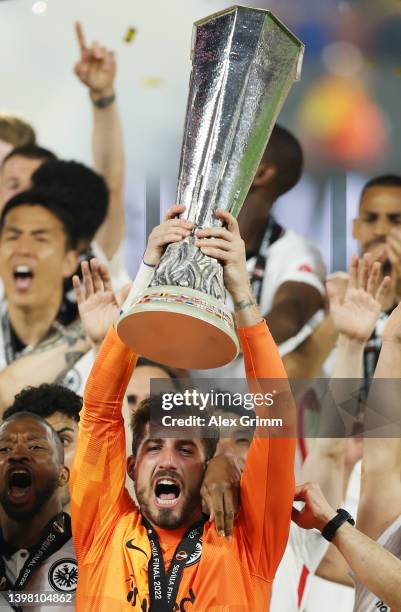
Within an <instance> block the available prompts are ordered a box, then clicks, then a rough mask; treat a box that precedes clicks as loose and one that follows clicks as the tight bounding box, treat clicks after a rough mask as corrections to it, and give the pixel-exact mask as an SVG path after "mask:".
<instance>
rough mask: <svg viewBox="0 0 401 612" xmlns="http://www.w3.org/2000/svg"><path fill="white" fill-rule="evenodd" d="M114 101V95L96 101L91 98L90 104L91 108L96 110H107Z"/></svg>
mask: <svg viewBox="0 0 401 612" xmlns="http://www.w3.org/2000/svg"><path fill="white" fill-rule="evenodd" d="M115 99H116V94H111V96H104V97H103V98H98V99H97V100H94V99H93V98H92V102H93V106H96V108H107V107H108V106H110V104H113V102H114V100H115Z"/></svg>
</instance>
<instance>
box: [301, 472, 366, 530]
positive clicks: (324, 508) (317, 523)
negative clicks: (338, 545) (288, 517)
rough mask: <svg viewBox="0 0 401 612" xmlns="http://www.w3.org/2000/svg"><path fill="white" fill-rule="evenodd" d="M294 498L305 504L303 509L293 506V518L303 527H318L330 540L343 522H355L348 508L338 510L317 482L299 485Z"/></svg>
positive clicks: (352, 523)
mask: <svg viewBox="0 0 401 612" xmlns="http://www.w3.org/2000/svg"><path fill="white" fill-rule="evenodd" d="M294 500H295V501H301V502H304V503H305V506H304V508H303V509H302V510H297V509H296V508H293V510H292V520H293V521H294V522H295V523H296V524H297V525H298V526H299V527H302V528H303V529H317V530H318V531H320V532H321V534H322V535H323V537H325V538H326V540H328V541H329V542H331V541H332V539H333V538H334V536H335V533H336V531H337V529H339V527H341V525H342V524H343V523H345V522H349V523H350V524H351V525H354V524H355V522H354V520H353V518H352V516H351V515H350V514H348V512H346V510H343V509H342V508H340V509H339V510H337V512H336V511H335V510H334V508H332V507H331V506H330V504H329V502H328V501H327V499H326V498H325V497H324V495H323V493H322V490H321V488H320V487H319V485H318V484H317V483H314V482H307V483H305V484H302V485H300V486H298V487H297V488H296V489H295V496H294Z"/></svg>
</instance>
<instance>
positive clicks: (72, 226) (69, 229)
mask: <svg viewBox="0 0 401 612" xmlns="http://www.w3.org/2000/svg"><path fill="white" fill-rule="evenodd" d="M17 206H43V208H47V209H48V210H49V211H50V212H51V213H53V214H54V215H55V216H56V217H57V218H58V219H59V221H60V222H61V223H62V224H63V228H64V233H65V235H66V247H67V249H69V248H72V249H74V248H76V246H77V243H78V236H77V230H76V222H75V220H74V216H73V214H72V211H70V210H68V209H67V208H66V207H65V205H64V202H63V201H60V200H59V199H57V198H56V197H55V196H54V195H51V194H47V193H45V192H43V191H39V190H38V189H28V190H27V191H23V192H22V193H18V194H17V195H15V196H14V197H12V198H11V199H10V200H8V202H7V203H6V205H5V206H4V208H3V210H2V212H1V215H0V232H1V231H2V230H3V227H4V222H5V219H6V216H7V215H8V213H9V212H10V210H12V209H13V208H16V207H17Z"/></svg>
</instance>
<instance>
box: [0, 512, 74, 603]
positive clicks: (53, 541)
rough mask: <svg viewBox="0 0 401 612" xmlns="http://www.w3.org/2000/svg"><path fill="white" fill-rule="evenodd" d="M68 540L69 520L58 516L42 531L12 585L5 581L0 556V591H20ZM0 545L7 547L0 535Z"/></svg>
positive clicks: (64, 516) (69, 533)
mask: <svg viewBox="0 0 401 612" xmlns="http://www.w3.org/2000/svg"><path fill="white" fill-rule="evenodd" d="M70 538H71V519H70V517H69V515H68V514H65V513H63V514H59V515H58V516H57V517H56V518H53V519H52V520H51V521H50V523H49V524H48V525H47V526H46V528H45V529H44V531H43V534H42V536H41V539H40V540H39V542H38V544H37V545H36V546H35V547H34V548H33V549H32V550H31V552H30V554H29V557H28V559H27V560H26V561H25V563H24V566H23V568H22V569H21V571H20V573H19V574H18V577H17V580H16V581H15V582H14V584H10V581H9V580H7V577H6V567H5V563H4V561H3V558H2V556H1V555H0V591H8V590H10V591H22V590H23V589H24V588H25V586H26V585H27V583H28V582H29V580H30V579H31V578H32V575H33V573H34V572H35V571H36V570H37V569H38V567H39V566H40V565H41V564H42V563H43V562H44V561H45V560H46V559H48V558H49V557H50V556H51V555H53V554H54V553H55V552H57V551H58V550H60V548H61V547H62V546H64V544H65V543H66V542H68V540H70ZM0 544H2V546H1V548H6V547H7V544H6V543H5V542H3V539H2V537H1V533H0ZM12 608H13V609H14V610H15V611H16V612H20V611H21V610H22V608H20V607H19V606H12Z"/></svg>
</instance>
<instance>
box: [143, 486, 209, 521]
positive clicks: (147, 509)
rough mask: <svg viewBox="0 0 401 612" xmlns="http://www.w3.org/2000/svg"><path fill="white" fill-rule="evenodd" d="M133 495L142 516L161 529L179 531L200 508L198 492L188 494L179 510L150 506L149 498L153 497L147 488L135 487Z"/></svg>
mask: <svg viewBox="0 0 401 612" xmlns="http://www.w3.org/2000/svg"><path fill="white" fill-rule="evenodd" d="M135 494H136V498H137V501H138V505H139V508H140V510H141V513H142V514H143V516H145V517H146V518H147V519H148V520H149V521H150V522H151V523H152V524H153V525H156V526H157V527H160V528H161V529H179V528H180V527H184V526H187V525H188V523H189V520H190V518H191V516H192V515H194V513H195V512H196V510H198V509H200V508H201V507H202V502H201V496H200V491H198V492H197V494H196V493H188V494H187V495H186V496H185V498H184V500H183V502H182V503H181V504H180V509H179V510H177V509H175V508H156V507H155V506H154V505H153V504H150V502H149V498H150V497H151V496H153V491H152V490H151V489H148V488H147V487H143V488H142V489H140V488H137V486H136V485H135Z"/></svg>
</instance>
